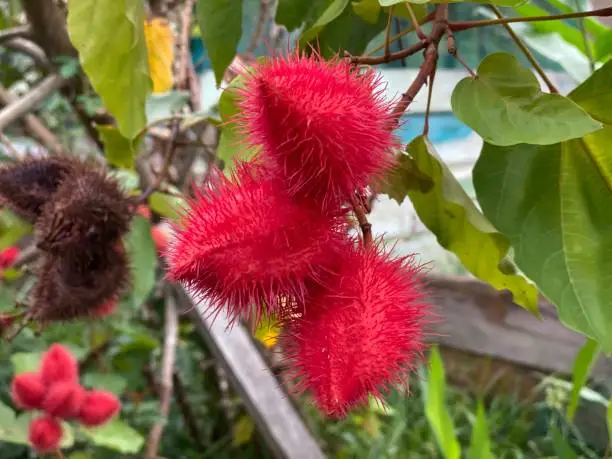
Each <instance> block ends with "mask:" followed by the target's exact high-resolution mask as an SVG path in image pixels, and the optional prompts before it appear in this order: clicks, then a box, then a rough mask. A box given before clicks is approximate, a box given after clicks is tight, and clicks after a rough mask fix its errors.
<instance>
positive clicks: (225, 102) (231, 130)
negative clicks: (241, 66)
mask: <svg viewBox="0 0 612 459" xmlns="http://www.w3.org/2000/svg"><path fill="white" fill-rule="evenodd" d="M243 87H244V78H243V77H242V76H238V77H236V78H234V79H233V80H232V82H231V83H230V84H229V85H228V87H227V88H226V89H225V91H223V93H222V94H221V97H220V98H219V115H220V116H221V121H222V127H221V136H220V137H219V145H218V146H217V157H218V158H219V159H221V160H223V163H224V165H225V167H224V171H225V173H226V174H229V173H230V172H231V171H232V170H233V166H234V160H235V159H242V160H248V159H249V158H251V157H252V156H253V155H254V154H255V150H254V149H253V148H250V147H249V146H248V145H247V143H246V141H245V139H244V134H242V132H240V129H239V128H238V126H237V125H236V120H235V118H236V115H238V112H239V109H238V100H239V97H240V94H239V90H240V89H241V88H243Z"/></svg>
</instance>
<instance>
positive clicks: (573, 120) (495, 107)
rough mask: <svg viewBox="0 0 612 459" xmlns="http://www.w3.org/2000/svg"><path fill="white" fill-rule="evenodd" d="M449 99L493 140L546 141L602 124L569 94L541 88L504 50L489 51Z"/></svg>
mask: <svg viewBox="0 0 612 459" xmlns="http://www.w3.org/2000/svg"><path fill="white" fill-rule="evenodd" d="M451 103H452V107H453V112H454V113H455V115H456V116H457V117H458V118H459V119H460V120H461V121H463V122H464V123H465V124H467V125H468V126H470V127H471V128H473V129H474V130H475V131H476V132H477V133H478V134H480V135H481V136H482V137H483V139H484V140H485V141H486V142H489V143H491V144H494V145H500V146H508V145H516V144H519V143H530V144H535V145H550V144H553V143H556V142H561V141H564V140H569V139H575V138H579V137H582V136H584V135H586V134H588V133H591V132H593V131H596V130H598V129H600V128H601V124H600V123H599V122H597V121H595V120H594V119H592V118H591V117H590V116H589V115H588V114H587V113H586V112H585V111H584V110H583V109H582V108H581V107H580V106H578V105H577V104H575V103H574V102H572V101H571V100H569V99H568V98H566V97H563V96H561V95H559V94H546V93H544V92H542V91H541V89H540V83H539V82H538V80H537V78H536V77H535V76H534V74H533V73H532V72H531V70H529V69H527V68H525V67H523V66H521V64H520V63H519V61H518V60H517V59H516V57H514V56H512V55H511V54H506V53H494V54H490V55H489V56H487V57H486V58H485V59H484V60H483V61H482V62H481V63H480V65H479V67H478V77H477V78H471V77H467V78H465V79H463V80H461V81H460V82H459V84H458V85H457V86H456V87H455V89H454V91H453V95H452V98H451Z"/></svg>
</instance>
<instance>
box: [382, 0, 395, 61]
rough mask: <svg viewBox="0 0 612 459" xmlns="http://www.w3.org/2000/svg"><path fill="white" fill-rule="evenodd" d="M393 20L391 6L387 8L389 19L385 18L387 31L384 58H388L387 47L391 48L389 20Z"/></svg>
mask: <svg viewBox="0 0 612 459" xmlns="http://www.w3.org/2000/svg"><path fill="white" fill-rule="evenodd" d="M392 19H393V6H391V7H389V17H388V18H387V29H386V31H385V54H384V56H385V58H387V59H388V58H389V46H391V40H390V38H391V24H392V22H391V20H392Z"/></svg>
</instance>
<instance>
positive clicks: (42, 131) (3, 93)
mask: <svg viewBox="0 0 612 459" xmlns="http://www.w3.org/2000/svg"><path fill="white" fill-rule="evenodd" d="M17 100H19V99H18V97H17V96H14V95H13V94H11V93H10V92H9V91H7V90H6V89H5V88H4V87H3V86H2V85H0V104H2V105H10V104H12V103H15V102H16V101H17ZM23 122H24V124H25V128H26V130H27V131H28V132H29V133H30V134H31V135H32V136H34V137H36V138H37V139H38V140H39V141H40V142H41V143H42V144H43V145H44V146H45V147H46V148H47V149H48V150H49V151H50V152H51V153H55V154H60V153H62V152H63V151H64V147H63V146H62V143H61V141H60V139H59V138H58V137H57V136H56V135H55V134H54V133H53V132H51V131H50V130H49V129H48V128H47V127H46V126H45V125H44V123H43V122H42V121H41V120H40V119H39V118H38V117H37V116H35V115H33V114H31V113H30V114H27V115H25V116H24V117H23Z"/></svg>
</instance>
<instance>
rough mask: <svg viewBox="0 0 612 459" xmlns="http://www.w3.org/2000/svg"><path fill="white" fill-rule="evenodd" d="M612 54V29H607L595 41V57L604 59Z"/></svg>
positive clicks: (600, 59)
mask: <svg viewBox="0 0 612 459" xmlns="http://www.w3.org/2000/svg"><path fill="white" fill-rule="evenodd" d="M611 54H612V30H608V31H606V33H605V34H603V35H602V36H601V37H599V38H598V39H597V40H596V41H595V59H597V60H599V61H603V60H604V59H606V58H607V57H608V56H610V55H611Z"/></svg>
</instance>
